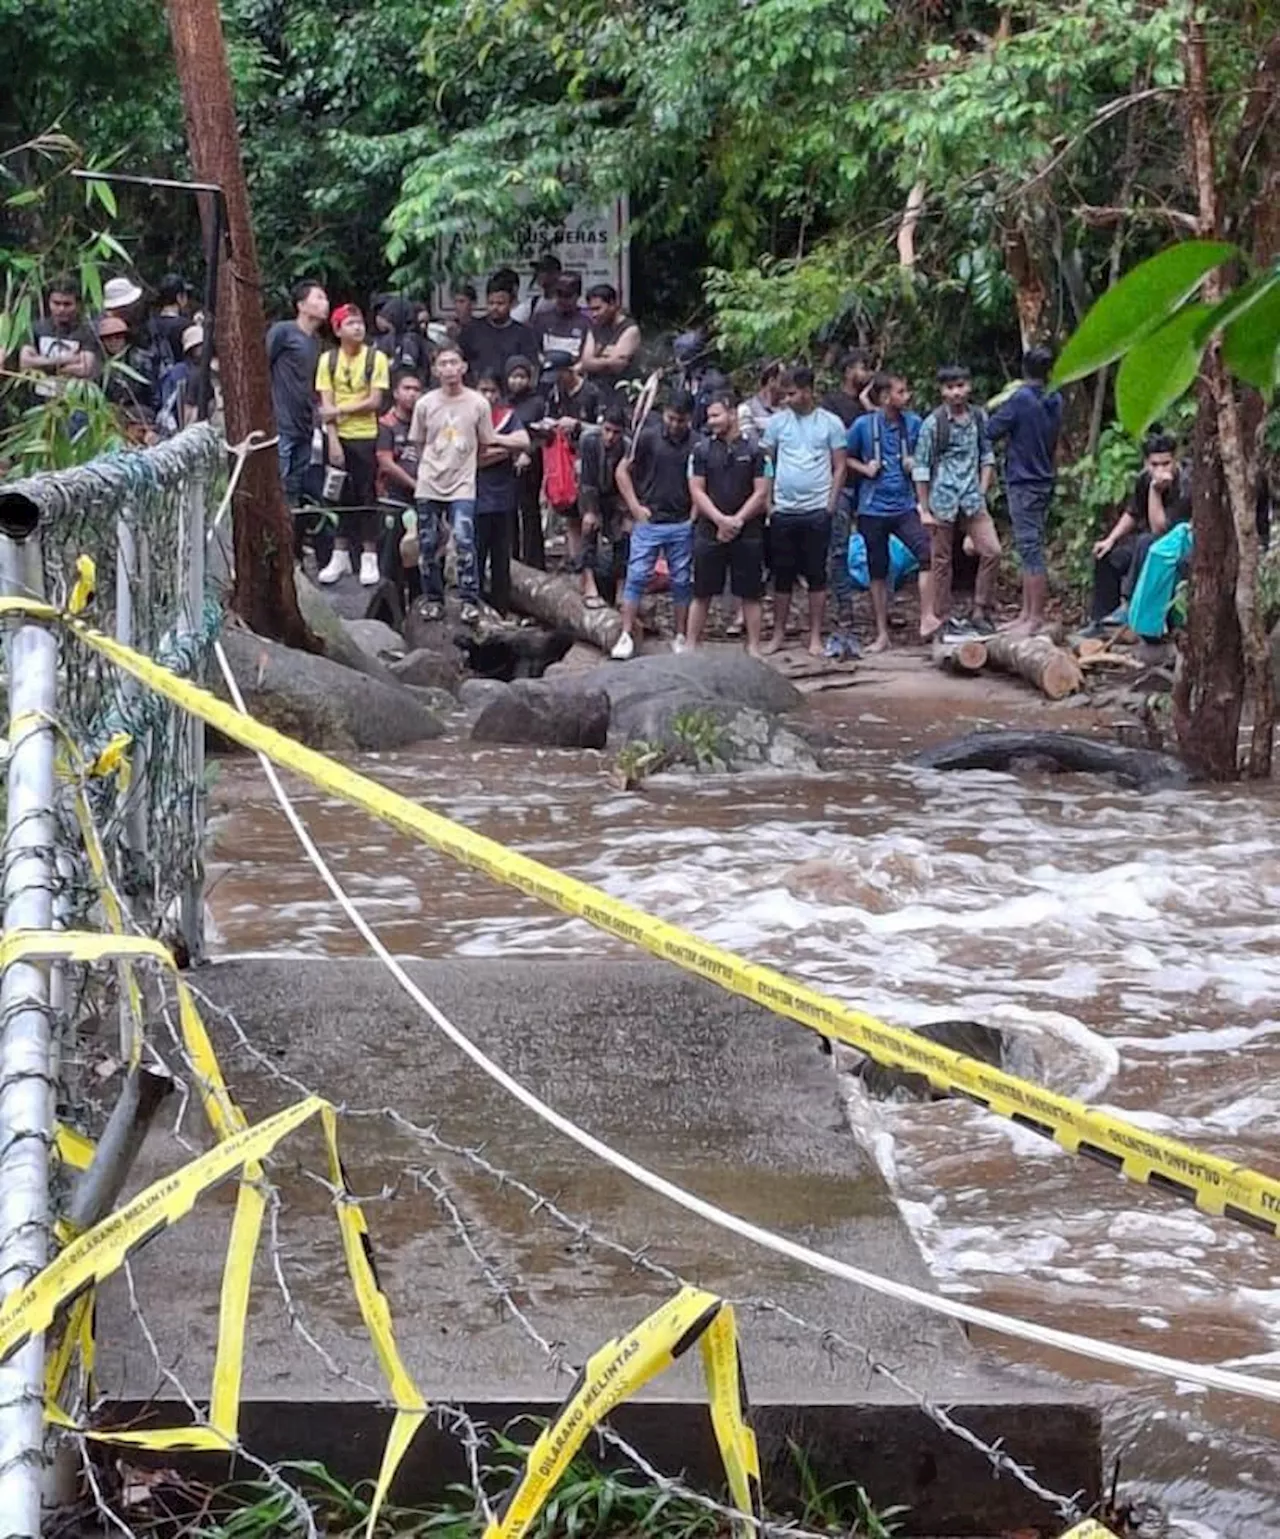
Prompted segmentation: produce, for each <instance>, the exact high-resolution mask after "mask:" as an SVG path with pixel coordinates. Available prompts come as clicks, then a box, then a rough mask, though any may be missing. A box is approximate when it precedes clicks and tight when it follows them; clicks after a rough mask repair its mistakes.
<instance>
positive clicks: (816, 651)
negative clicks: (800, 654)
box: [809, 640, 826, 657]
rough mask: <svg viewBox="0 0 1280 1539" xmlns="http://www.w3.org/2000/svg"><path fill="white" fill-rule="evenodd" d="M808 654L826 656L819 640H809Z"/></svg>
mask: <svg viewBox="0 0 1280 1539" xmlns="http://www.w3.org/2000/svg"><path fill="white" fill-rule="evenodd" d="M809 656H810V657H825V656H826V654H825V652H824V651H823V649H822V642H821V640H818V641H811V642H810V643H809Z"/></svg>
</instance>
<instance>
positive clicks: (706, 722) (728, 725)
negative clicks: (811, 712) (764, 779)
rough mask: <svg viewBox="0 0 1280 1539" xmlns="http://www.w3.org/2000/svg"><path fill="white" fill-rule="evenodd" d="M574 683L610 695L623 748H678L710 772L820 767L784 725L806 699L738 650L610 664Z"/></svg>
mask: <svg viewBox="0 0 1280 1539" xmlns="http://www.w3.org/2000/svg"><path fill="white" fill-rule="evenodd" d="M576 682H577V684H578V687H579V688H582V689H594V688H599V689H603V690H604V691H605V693H606V694H607V695H608V696H609V704H610V708H611V709H610V734H611V736H612V738H613V739H614V741H616V742H618V743H628V742H644V743H651V744H653V745H654V746H656V747H662V748H668V749H672V750H675V751H676V752H677V753H679V754H680V755H681V756H682V759H683V760H684V761H686V762H691V763H696V764H699V765H701V766H702V767H704V768H712V769H721V768H723V769H731V770H740V769H778V770H790V771H794V772H796V773H801V774H803V773H812V772H813V771H814V770H816V769H817V768H818V763H817V760H816V759H815V758H814V756H813V754H812V752H811V751H810V750H809V748H808V746H807V745H806V744H805V743H804V742H803V741H802V740H801V739H800V738H799V737H797V736H796V734H795V733H793V732H790V731H788V730H787V728H786V727H784V726H782V725H781V724H780V722H779V720H778V718H779V717H782V716H785V715H786V714H787V713H788V712H791V711H796V710H799V709H800V707H801V706H803V705H804V703H805V701H804V696H803V695H802V694H801V693H800V691H799V690H798V689H796V687H795V685H794V684H792V683H790V682H789V680H787V679H784V678H783V677H782V675H781V674H779V673H775V672H774V670H773V669H772V668H770V667H769V665H768V664H767V663H762V662H760V661H759V660H758V659H756V658H754V657H748V656H747V654H746V653H745V652H743V651H741V650H739V649H738V648H737V647H734V648H728V647H726V648H722V649H712V648H707V649H704V650H701V651H698V652H692V653H686V654H684V655H683V656H677V655H676V654H675V653H668V654H663V655H661V656H656V657H638V658H633V659H632V660H631V661H630V662H628V663H604V664H602V665H601V666H600V667H598V668H594V669H592V670H591V671H590V672H589V673H583V674H580V675H578V676H577V679H576Z"/></svg>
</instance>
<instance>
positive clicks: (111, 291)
mask: <svg viewBox="0 0 1280 1539" xmlns="http://www.w3.org/2000/svg"><path fill="white" fill-rule="evenodd" d="M141 298H142V289H141V287H140V286H139V285H138V284H136V283H135V282H134V281H133V279H132V278H108V279H107V281H106V282H105V283H104V284H103V285H102V313H103V315H121V316H123V317H124V319H125V320H126V321H127V322H128V323H129V325H130V326H132V325H133V321H134V317H133V316H132V315H131V314H130V313H129V312H130V311H131V310H132V309H133V307H134V306H135V305H136V304H137V303H138V301H139V300H140V299H141Z"/></svg>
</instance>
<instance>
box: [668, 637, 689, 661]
mask: <svg viewBox="0 0 1280 1539" xmlns="http://www.w3.org/2000/svg"><path fill="white" fill-rule="evenodd" d="M671 650H672V651H673V652H674V653H675V654H676V656H677V657H679V656H680V654H681V653H682V652H687V651H688V650H689V638H688V637H687V636H673V637H672V638H671Z"/></svg>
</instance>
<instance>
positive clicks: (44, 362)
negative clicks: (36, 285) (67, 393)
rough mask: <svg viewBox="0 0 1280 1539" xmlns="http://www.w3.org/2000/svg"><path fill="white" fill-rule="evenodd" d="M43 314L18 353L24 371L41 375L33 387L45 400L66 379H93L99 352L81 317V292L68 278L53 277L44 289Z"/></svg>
mask: <svg viewBox="0 0 1280 1539" xmlns="http://www.w3.org/2000/svg"><path fill="white" fill-rule="evenodd" d="M45 310H46V314H45V315H44V317H43V318H42V319H40V320H38V321H36V322H35V324H34V325H33V326H32V328H31V340H30V342H24V343H23V345H22V350H21V352H20V353H19V354H18V367H19V368H20V369H21V370H22V372H23V373H24V374H35V375H38V376H40V378H39V380H38V382H37V383H36V385H35V386H34V387H33V388H34V390H35V393H36V395H38V396H42V397H43V398H45V399H46V400H47V399H49V398H50V397H52V396H55V395H58V394H59V393H60V392H61V390H62V388H63V385H64V383H65V382H66V381H67V380H69V379H93V378H94V377H95V376H96V375H97V373H98V367H99V363H100V361H101V354H100V351H99V348H98V338H97V336H96V335H95V333H94V330H93V327H92V326H90V325H89V324H88V323H87V322H86V321H83V320H81V318H80V296H79V295H78V294H77V292H76V290H75V287H74V285H73V284H72V281H71V279H70V278H55V279H54V280H53V282H52V283H50V285H49V287H48V288H47V289H46V290H45Z"/></svg>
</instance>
